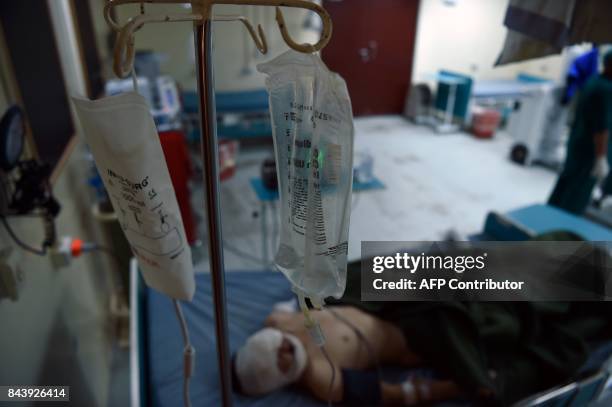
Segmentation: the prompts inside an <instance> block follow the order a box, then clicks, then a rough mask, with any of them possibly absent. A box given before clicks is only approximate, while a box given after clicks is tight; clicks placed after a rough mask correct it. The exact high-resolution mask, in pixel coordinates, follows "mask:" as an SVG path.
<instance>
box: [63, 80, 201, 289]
mask: <svg viewBox="0 0 612 407" xmlns="http://www.w3.org/2000/svg"><path fill="white" fill-rule="evenodd" d="M73 102H74V105H75V108H76V112H77V116H78V117H79V121H80V123H81V126H82V128H83V132H84V136H85V139H86V141H87V144H88V145H89V148H90V149H91V152H92V154H93V157H94V161H95V162H96V167H97V168H98V171H99V173H100V176H101V177H102V180H103V181H104V186H105V187H106V190H107V192H108V195H109V197H110V200H111V202H112V204H113V208H114V209H115V213H116V214H117V217H118V220H119V224H120V225H121V228H122V229H123V232H124V233H125V236H126V238H127V240H128V242H129V243H130V245H131V247H132V251H133V252H134V255H135V256H136V258H137V259H138V264H139V266H140V270H141V271H142V274H143V276H144V280H145V282H146V283H147V284H148V285H149V286H151V287H153V288H155V289H156V290H158V291H161V292H162V293H164V294H166V295H168V296H170V297H173V298H177V299H183V300H191V299H192V297H193V294H194V291H195V281H194V276H193V265H192V263H191V250H190V248H189V246H188V244H187V239H186V236H185V229H184V226H183V221H182V219H181V213H180V211H179V207H178V203H177V201H176V195H175V194H174V188H173V187H172V182H171V180H170V175H169V174H168V167H167V166H166V160H165V158H164V153H163V151H162V148H161V144H160V142H159V136H158V134H157V130H156V128H155V123H154V122H153V117H152V116H151V113H150V112H149V107H148V106H147V103H146V101H145V99H144V98H143V97H142V96H141V95H139V94H137V93H134V92H127V93H123V94H120V95H116V96H110V97H107V98H103V99H99V100H87V99H82V98H73Z"/></svg>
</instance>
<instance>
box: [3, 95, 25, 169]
mask: <svg viewBox="0 0 612 407" xmlns="http://www.w3.org/2000/svg"><path fill="white" fill-rule="evenodd" d="M24 136H25V121H24V116H23V110H21V108H20V107H19V106H12V107H10V108H9V109H8V110H7V111H6V112H5V113H4V115H3V116H2V119H0V168H2V170H4V171H10V170H12V169H13V168H14V167H15V165H17V161H18V160H19V158H20V157H21V153H22V152H23V144H24V142H23V140H24Z"/></svg>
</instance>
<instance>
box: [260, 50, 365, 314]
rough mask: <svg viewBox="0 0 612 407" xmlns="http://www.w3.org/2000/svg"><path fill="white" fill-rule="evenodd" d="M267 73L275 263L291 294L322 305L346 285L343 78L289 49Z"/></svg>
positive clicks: (349, 151)
mask: <svg viewBox="0 0 612 407" xmlns="http://www.w3.org/2000/svg"><path fill="white" fill-rule="evenodd" d="M257 69H258V70H259V71H260V72H263V73H265V74H267V75H268V77H267V79H266V85H267V88H268V92H269V94H270V112H271V118H272V132H273V137H274V150H275V154H276V168H277V175H278V180H279V181H278V188H279V192H280V201H281V205H280V206H281V214H280V216H281V232H280V245H279V248H278V251H277V253H276V256H275V264H276V266H277V267H278V268H279V269H280V271H282V272H283V273H284V274H285V276H286V277H287V278H288V279H289V280H290V281H291V283H292V284H293V286H294V291H296V292H297V293H298V294H302V295H304V296H305V297H310V298H312V299H316V300H317V301H319V302H321V300H323V299H325V298H326V297H330V296H331V297H335V298H340V297H341V296H342V294H343V293H344V288H345V285H346V262H347V251H348V228H349V219H350V212H351V211H350V204H351V190H352V175H353V171H352V167H353V132H354V131H353V114H352V111H351V101H350V98H349V94H348V90H347V88H346V83H345V82H344V80H343V79H342V78H341V77H340V76H339V75H338V74H336V73H333V72H331V71H330V70H329V69H328V68H327V67H326V66H325V64H324V63H323V61H321V59H320V58H319V57H318V56H315V55H307V54H302V53H299V52H296V51H293V50H290V51H288V52H286V53H284V54H282V55H280V56H279V57H277V58H275V59H274V60H272V61H270V62H267V63H264V64H260V65H258V66H257Z"/></svg>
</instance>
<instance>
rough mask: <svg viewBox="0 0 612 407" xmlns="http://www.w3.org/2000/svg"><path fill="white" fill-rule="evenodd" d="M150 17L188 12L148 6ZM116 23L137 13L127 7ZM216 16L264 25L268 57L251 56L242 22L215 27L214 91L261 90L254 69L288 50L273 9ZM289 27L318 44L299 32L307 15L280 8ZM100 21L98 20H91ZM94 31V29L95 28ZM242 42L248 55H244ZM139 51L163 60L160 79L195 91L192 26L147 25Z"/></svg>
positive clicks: (223, 9) (239, 9)
mask: <svg viewBox="0 0 612 407" xmlns="http://www.w3.org/2000/svg"><path fill="white" fill-rule="evenodd" d="M146 7H147V11H148V12H149V11H150V12H159V13H164V12H171V13H177V12H179V13H180V12H183V13H184V12H188V10H186V9H185V8H181V7H179V6H163V5H147V6H146ZM117 9H118V11H119V13H118V17H119V20H120V21H126V20H127V18H129V17H130V16H133V15H136V14H138V7H137V6H131V5H125V6H121V7H118V8H117ZM213 11H214V14H215V15H243V16H245V17H248V18H249V19H250V20H251V21H252V23H253V25H254V27H256V24H258V23H259V24H262V28H264V31H265V33H266V34H267V35H266V38H267V40H268V48H269V51H268V54H267V55H265V56H261V55H260V54H259V53H258V52H255V47H254V44H253V42H252V40H251V38H250V36H248V34H247V31H246V29H245V27H244V26H243V25H242V23H240V22H215V23H214V25H213V31H214V32H213V48H214V51H213V52H214V70H215V87H216V89H218V90H221V91H229V90H245V89H256V88H261V87H263V86H264V76H263V75H261V74H259V73H258V72H257V71H256V69H255V65H256V64H257V63H261V62H263V61H267V60H269V59H271V58H273V57H274V56H276V55H278V54H280V53H282V52H284V51H285V50H287V49H288V48H287V46H286V45H285V43H284V41H283V40H282V37H281V35H280V32H279V30H278V27H277V25H276V20H275V18H274V8H273V7H243V6H227V5H219V6H215V8H214V10H213ZM283 12H284V16H285V21H286V23H287V27H288V30H289V32H290V33H291V35H292V36H293V38H294V40H296V41H297V42H316V40H317V38H318V37H317V35H316V33H314V32H312V31H310V30H305V29H303V28H302V24H303V21H304V18H305V17H306V15H307V11H303V10H292V9H289V8H283ZM95 18H97V19H101V18H102V16H101V15H99V16H97V17H95ZM96 25H98V24H96ZM245 41H246V47H247V49H246V52H245ZM136 49H137V50H153V51H156V52H159V53H160V54H161V55H162V62H161V70H162V73H166V74H169V75H172V76H173V77H174V78H175V79H176V80H177V81H178V82H179V83H180V84H181V85H182V86H183V88H186V89H195V88H196V71H195V69H196V68H195V58H194V52H195V51H194V46H193V29H192V25H191V23H167V24H149V25H147V26H145V27H144V28H143V29H141V30H140V31H139V32H138V34H137V36H136Z"/></svg>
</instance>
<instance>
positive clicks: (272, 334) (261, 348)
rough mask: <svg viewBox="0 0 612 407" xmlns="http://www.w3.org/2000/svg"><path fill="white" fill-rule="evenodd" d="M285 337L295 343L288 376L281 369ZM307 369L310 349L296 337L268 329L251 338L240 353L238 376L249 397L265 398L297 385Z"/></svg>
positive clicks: (237, 365) (238, 354)
mask: <svg viewBox="0 0 612 407" xmlns="http://www.w3.org/2000/svg"><path fill="white" fill-rule="evenodd" d="M283 338H286V339H287V340H289V341H290V342H291V344H292V345H293V349H294V354H293V357H294V362H293V364H292V365H291V367H290V368H289V371H287V372H286V373H283V372H281V370H280V369H279V368H278V350H279V349H280V347H281V344H282V343H283ZM305 367H306V350H305V349H304V345H302V342H300V340H299V339H298V338H296V337H295V336H293V335H291V334H287V333H283V332H281V331H279V330H278V329H274V328H265V329H262V330H261V331H259V332H257V333H256V334H255V335H253V336H251V337H250V338H249V339H248V340H247V342H246V343H245V345H244V346H243V347H242V348H241V349H240V350H239V351H238V353H237V354H236V364H235V368H236V376H237V377H238V380H239V382H240V387H241V388H242V390H243V391H244V393H245V394H248V395H252V396H255V395H261V394H265V393H269V392H271V391H273V390H276V389H278V388H281V387H283V386H285V385H287V384H290V383H293V382H295V381H296V380H297V379H299V377H300V376H301V374H302V372H303V371H304V368H305Z"/></svg>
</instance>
